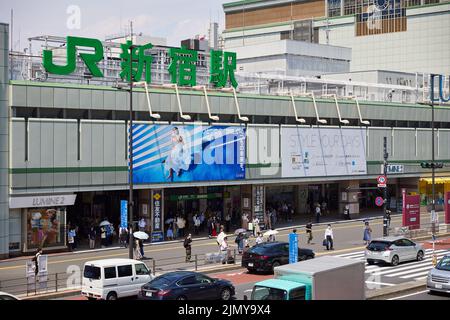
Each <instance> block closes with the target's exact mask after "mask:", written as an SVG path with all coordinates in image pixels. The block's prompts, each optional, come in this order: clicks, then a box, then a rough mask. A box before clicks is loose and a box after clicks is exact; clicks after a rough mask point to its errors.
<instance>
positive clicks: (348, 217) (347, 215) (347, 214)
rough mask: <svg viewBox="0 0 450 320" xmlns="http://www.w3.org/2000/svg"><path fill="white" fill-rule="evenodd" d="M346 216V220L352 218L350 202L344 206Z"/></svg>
mask: <svg viewBox="0 0 450 320" xmlns="http://www.w3.org/2000/svg"><path fill="white" fill-rule="evenodd" d="M344 218H345V220H351V218H350V207H349V205H348V204H346V205H345V207H344Z"/></svg>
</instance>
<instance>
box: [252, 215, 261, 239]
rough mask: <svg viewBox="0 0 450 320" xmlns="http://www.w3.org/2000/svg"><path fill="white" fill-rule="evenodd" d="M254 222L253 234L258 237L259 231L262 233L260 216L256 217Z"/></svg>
mask: <svg viewBox="0 0 450 320" xmlns="http://www.w3.org/2000/svg"><path fill="white" fill-rule="evenodd" d="M252 222H253V235H254V236H255V237H256V236H257V235H258V233H260V231H261V227H260V226H259V219H258V217H254V218H253V221H252Z"/></svg>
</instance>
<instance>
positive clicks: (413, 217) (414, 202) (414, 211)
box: [402, 190, 420, 230]
mask: <svg viewBox="0 0 450 320" xmlns="http://www.w3.org/2000/svg"><path fill="white" fill-rule="evenodd" d="M402 198H403V206H402V214H403V219H402V220H403V226H404V227H409V229H410V230H413V229H419V228H420V195H414V196H410V195H407V194H406V190H403V192H402Z"/></svg>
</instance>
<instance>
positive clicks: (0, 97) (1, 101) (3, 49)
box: [0, 23, 9, 259]
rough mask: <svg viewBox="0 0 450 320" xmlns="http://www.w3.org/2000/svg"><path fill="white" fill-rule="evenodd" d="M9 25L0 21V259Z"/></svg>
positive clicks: (5, 222)
mask: <svg viewBox="0 0 450 320" xmlns="http://www.w3.org/2000/svg"><path fill="white" fill-rule="evenodd" d="M8 43H9V26H8V25H7V24H3V23H0V59H1V60H0V259H1V258H6V257H8V256H9V172H8V171H9V108H8V96H7V94H8V90H7V87H8V80H9V79H8V51H9V46H8Z"/></svg>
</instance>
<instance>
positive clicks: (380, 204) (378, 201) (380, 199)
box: [375, 197, 384, 207]
mask: <svg viewBox="0 0 450 320" xmlns="http://www.w3.org/2000/svg"><path fill="white" fill-rule="evenodd" d="M375 204H376V205H377V206H378V207H381V206H382V205H383V204H384V199H383V198H382V197H377V198H376V199H375Z"/></svg>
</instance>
